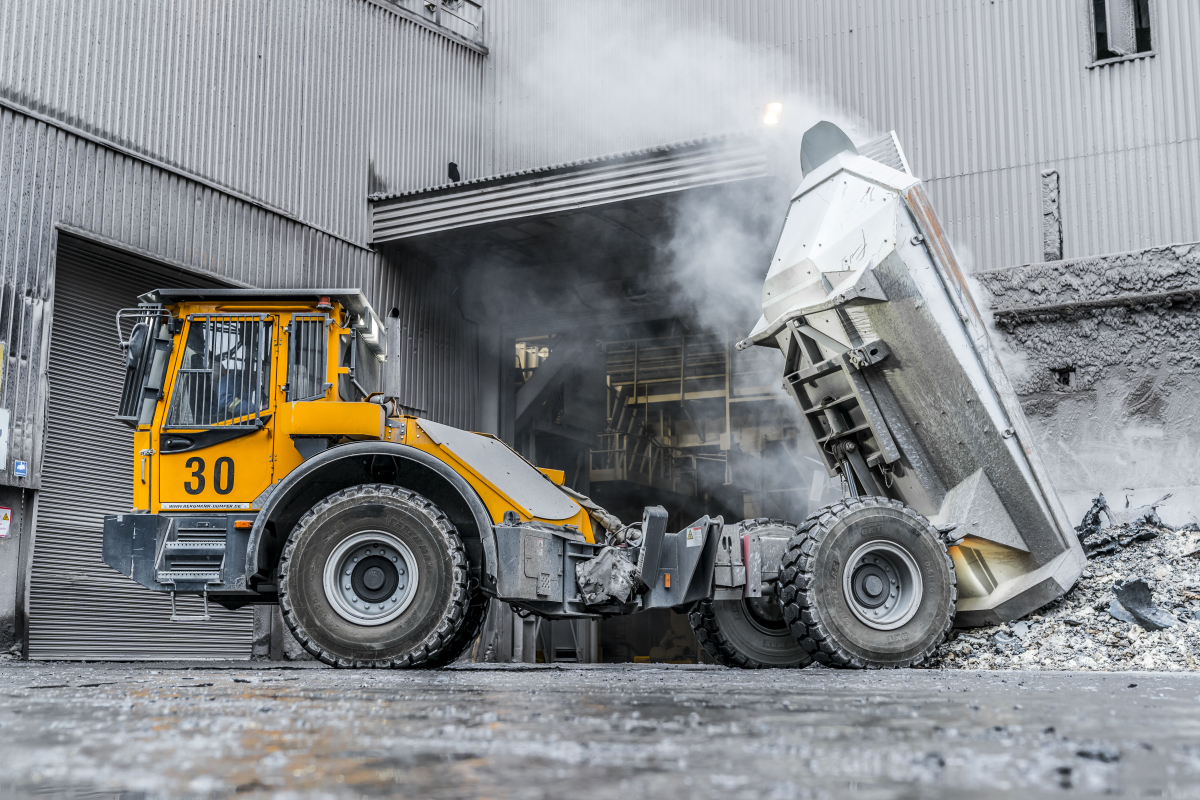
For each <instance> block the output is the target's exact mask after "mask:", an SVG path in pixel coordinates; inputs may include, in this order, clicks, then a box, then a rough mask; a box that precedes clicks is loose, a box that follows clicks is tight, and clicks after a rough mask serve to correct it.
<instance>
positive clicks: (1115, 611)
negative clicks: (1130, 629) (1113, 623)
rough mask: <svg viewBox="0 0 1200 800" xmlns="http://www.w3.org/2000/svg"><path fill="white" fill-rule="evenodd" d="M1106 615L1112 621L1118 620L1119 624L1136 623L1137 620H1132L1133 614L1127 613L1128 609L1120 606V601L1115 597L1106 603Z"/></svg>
mask: <svg viewBox="0 0 1200 800" xmlns="http://www.w3.org/2000/svg"><path fill="white" fill-rule="evenodd" d="M1108 613H1109V615H1110V616H1112V618H1113V619H1119V620H1121V622H1129V623H1134V622H1137V620H1136V619H1134V618H1133V614H1130V613H1129V609H1127V608H1125V606H1123V605H1121V601H1120V600H1118V599H1117V598H1115V597H1114V598H1113V599H1112V600H1109V601H1108Z"/></svg>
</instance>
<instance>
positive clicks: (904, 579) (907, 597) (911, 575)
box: [842, 540, 923, 631]
mask: <svg viewBox="0 0 1200 800" xmlns="http://www.w3.org/2000/svg"><path fill="white" fill-rule="evenodd" d="M842 590H843V593H844V594H845V596H846V603H847V605H849V606H850V611H851V612H852V613H853V614H854V616H855V617H857V618H858V619H859V621H860V622H862V623H864V624H866V625H868V626H869V627H872V628H874V629H876V630H882V631H886V630H892V629H895V628H899V627H900V626H901V625H903V624H904V623H906V622H908V621H909V620H910V619H912V618H913V615H914V614H916V613H917V609H918V608H919V607H920V605H921V596H922V592H923V586H922V582H921V573H920V571H919V570H918V569H917V562H916V559H914V558H913V556H912V554H911V553H909V552H908V550H907V549H906V548H904V547H903V546H901V545H899V544H897V543H895V542H891V541H886V540H876V541H873V542H867V543H865V544H863V545H861V546H860V547H859V548H858V549H857V550H855V551H854V553H853V554H852V555H851V556H850V558H849V559H848V560H847V562H846V567H845V569H844V570H843V577H842Z"/></svg>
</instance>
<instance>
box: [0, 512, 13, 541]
mask: <svg viewBox="0 0 1200 800" xmlns="http://www.w3.org/2000/svg"><path fill="white" fill-rule="evenodd" d="M10 527H12V509H11V508H5V507H4V506H0V539H7V538H8V529H9V528H10Z"/></svg>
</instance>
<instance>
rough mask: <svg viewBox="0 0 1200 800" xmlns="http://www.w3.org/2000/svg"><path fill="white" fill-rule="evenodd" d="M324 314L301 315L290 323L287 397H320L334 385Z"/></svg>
mask: <svg viewBox="0 0 1200 800" xmlns="http://www.w3.org/2000/svg"><path fill="white" fill-rule="evenodd" d="M330 322H331V320H330V319H329V317H327V316H325V315H324V314H303V315H301V314H297V315H295V316H293V317H292V322H291V324H290V325H289V326H288V378H287V400H288V402H289V403H292V402H295V401H298V400H316V399H318V398H321V397H324V396H325V392H326V390H328V389H329V387H330V386H332V384H331V383H329V382H328V381H327V380H326V374H325V373H326V370H327V369H328V361H327V359H326V357H325V353H326V348H327V346H328V336H329V334H328V331H329V324H330Z"/></svg>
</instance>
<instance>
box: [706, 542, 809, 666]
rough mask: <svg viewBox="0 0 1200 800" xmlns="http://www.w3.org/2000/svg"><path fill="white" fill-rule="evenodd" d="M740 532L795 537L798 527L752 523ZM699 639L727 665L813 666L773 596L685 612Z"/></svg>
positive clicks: (718, 602) (721, 602) (716, 603)
mask: <svg viewBox="0 0 1200 800" xmlns="http://www.w3.org/2000/svg"><path fill="white" fill-rule="evenodd" d="M739 529H740V530H739V533H748V532H750V531H757V532H760V533H766V534H777V535H780V536H788V537H791V536H794V535H795V533H796V526H795V525H790V524H788V523H786V522H783V521H782V520H769V519H754V520H746V521H745V522H742V523H740V524H739ZM688 620H689V621H690V622H691V624H692V631H693V632H695V634H696V639H697V641H699V642H700V646H701V647H703V648H704V650H705V652H707V653H708V654H709V655H710V656H712V658H713V660H714V661H716V662H717V663H718V664H722V665H724V666H726V667H741V668H742V669H762V668H767V667H783V668H796V667H805V666H808V665H809V664H810V663H812V656H811V655H809V653H808V651H806V650H805V649H804V648H802V647H801V646H800V644H799V642H797V641H796V639H795V637H793V636H792V632H791V630H790V629H789V628H788V624H787V621H786V620H785V619H784V617H783V610H782V608H781V607H780V606H779V603H778V601H777V600H776V599H775V598H774V597H769V596H768V597H761V598H754V599H749V600H746V599H743V600H701V601H700V602H699V603H697V604H696V606H695V608H693V609H692V611H691V613H690V614H688Z"/></svg>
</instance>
